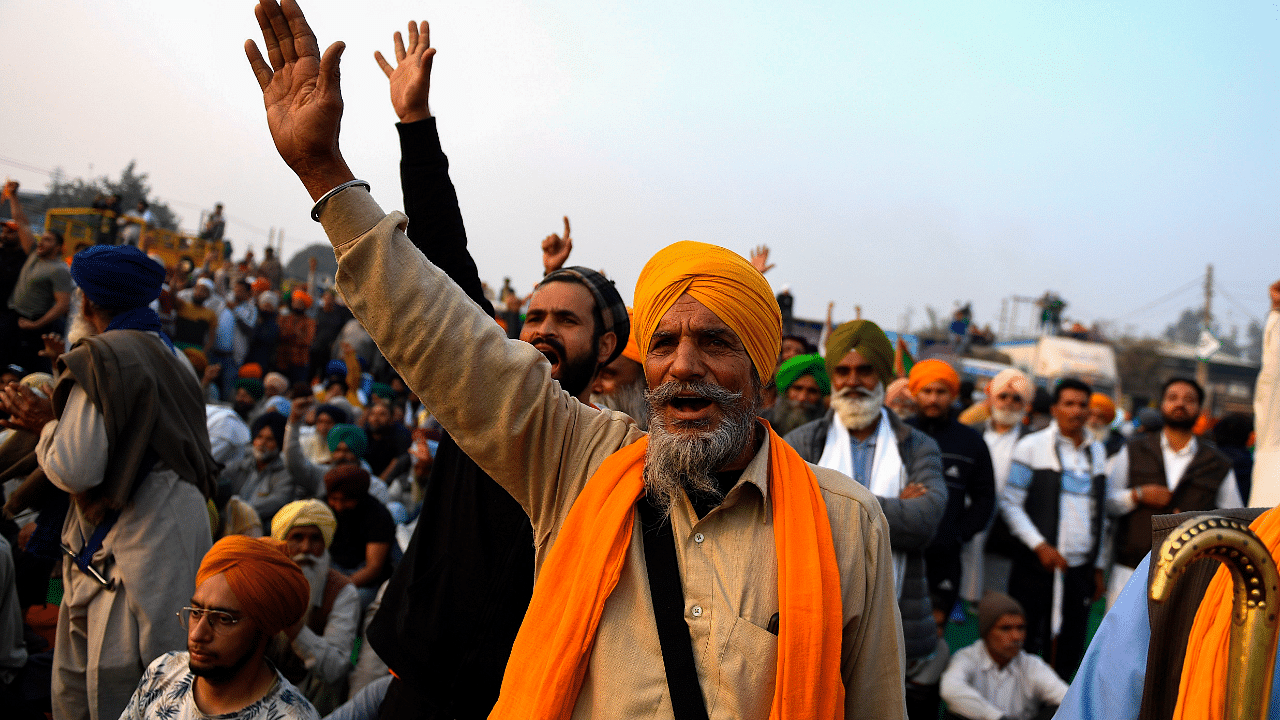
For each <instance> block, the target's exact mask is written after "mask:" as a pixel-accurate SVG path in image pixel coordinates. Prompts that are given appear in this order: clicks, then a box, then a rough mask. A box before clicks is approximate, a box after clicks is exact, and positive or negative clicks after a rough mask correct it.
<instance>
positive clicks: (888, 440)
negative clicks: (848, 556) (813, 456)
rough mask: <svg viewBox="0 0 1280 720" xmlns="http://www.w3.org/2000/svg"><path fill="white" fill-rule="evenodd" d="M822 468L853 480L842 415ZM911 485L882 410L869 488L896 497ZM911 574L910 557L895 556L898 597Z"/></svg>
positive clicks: (832, 430) (831, 433)
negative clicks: (908, 560) (908, 575)
mask: <svg viewBox="0 0 1280 720" xmlns="http://www.w3.org/2000/svg"><path fill="white" fill-rule="evenodd" d="M818 465H819V466H820V467H824V468H830V469H831V470H836V471H838V472H842V473H844V474H845V475H848V476H849V477H853V476H854V475H853V446H852V441H851V440H850V438H849V430H848V428H846V427H845V426H844V423H843V422H841V421H840V416H839V415H834V416H833V417H832V418H831V427H830V428H828V429H827V444H826V446H825V447H823V448H822V457H820V458H818ZM906 485H907V471H906V468H905V467H903V465H902V455H901V454H900V453H899V452H898V443H897V438H895V437H894V436H893V430H892V429H891V428H890V427H889V417H888V415H887V413H886V411H885V409H884V408H880V426H879V428H878V429H877V430H876V449H875V455H874V457H873V458H872V460H871V478H870V482H869V483H868V485H867V489H869V490H870V491H871V494H872V495H875V496H876V497H885V498H896V497H898V495H899V494H901V493H902V488H904V487H906ZM906 571H907V554H906V553H905V552H894V553H893V577H894V586H895V587H896V588H897V592H898V597H902V582H903V578H904V577H905V576H906Z"/></svg>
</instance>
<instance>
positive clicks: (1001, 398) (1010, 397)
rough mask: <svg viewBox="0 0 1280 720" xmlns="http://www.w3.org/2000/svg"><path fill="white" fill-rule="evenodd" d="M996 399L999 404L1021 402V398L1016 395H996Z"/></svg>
mask: <svg viewBox="0 0 1280 720" xmlns="http://www.w3.org/2000/svg"><path fill="white" fill-rule="evenodd" d="M996 399H997V400H999V401H1001V402H1015V403H1021V402H1022V396H1021V395H1018V394H1016V393H1000V394H998V395H996Z"/></svg>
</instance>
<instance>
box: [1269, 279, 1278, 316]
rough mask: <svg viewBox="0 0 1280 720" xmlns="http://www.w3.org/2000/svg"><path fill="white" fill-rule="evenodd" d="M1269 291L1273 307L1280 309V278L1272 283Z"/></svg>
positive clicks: (1273, 308)
mask: <svg viewBox="0 0 1280 720" xmlns="http://www.w3.org/2000/svg"><path fill="white" fill-rule="evenodd" d="M1268 292H1269V293H1270V294H1271V309H1272V310H1280V280H1277V281H1275V282H1273V283H1271V287H1270V288H1268Z"/></svg>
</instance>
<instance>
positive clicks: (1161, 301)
mask: <svg viewBox="0 0 1280 720" xmlns="http://www.w3.org/2000/svg"><path fill="white" fill-rule="evenodd" d="M1202 282H1204V276H1203V275H1201V276H1198V277H1196V278H1195V279H1194V280H1191V281H1190V282H1188V283H1187V284H1186V285H1183V286H1181V287H1179V288H1178V289H1176V290H1172V291H1170V292H1169V293H1167V294H1165V295H1161V296H1160V297H1158V298H1156V299H1155V300H1152V301H1151V302H1149V303H1147V304H1146V305H1143V306H1142V307H1140V308H1137V309H1136V310H1130V311H1129V312H1127V313H1125V314H1123V315H1118V316H1116V317H1115V318H1113V320H1114V321H1117V322H1118V321H1120V320H1125V319H1127V318H1130V317H1132V316H1134V315H1137V314H1139V313H1144V312H1146V311H1148V310H1151V309H1153V308H1155V307H1156V306H1158V305H1162V304H1164V303H1166V302H1168V301H1170V300H1172V299H1174V298H1175V297H1178V296H1179V295H1181V294H1182V293H1184V292H1186V291H1188V290H1190V289H1191V288H1194V287H1197V286H1198V285H1200V284H1201V283H1202Z"/></svg>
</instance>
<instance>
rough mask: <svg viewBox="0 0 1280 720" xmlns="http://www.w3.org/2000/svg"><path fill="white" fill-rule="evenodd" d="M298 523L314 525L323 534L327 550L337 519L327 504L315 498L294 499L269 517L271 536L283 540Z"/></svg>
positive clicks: (336, 526) (336, 525)
mask: <svg viewBox="0 0 1280 720" xmlns="http://www.w3.org/2000/svg"><path fill="white" fill-rule="evenodd" d="M298 525H315V526H316V527H318V528H320V534H321V535H323V536H324V547H325V549H326V550H327V549H328V548H329V543H331V542H333V533H334V531H335V530H337V529H338V519H337V518H336V517H334V516H333V511H332V510H330V509H329V506H328V505H326V504H325V503H323V502H320V501H319V500H316V499H315V498H311V499H310V500H295V501H293V502H291V503H289V504H288V505H285V506H284V507H282V508H280V509H279V510H278V511H276V514H275V517H273V518H271V537H273V538H275V539H276V540H280V541H281V542H283V541H284V538H285V536H286V535H288V534H289V531H290V530H292V529H293V528H294V527H296V526H298Z"/></svg>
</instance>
